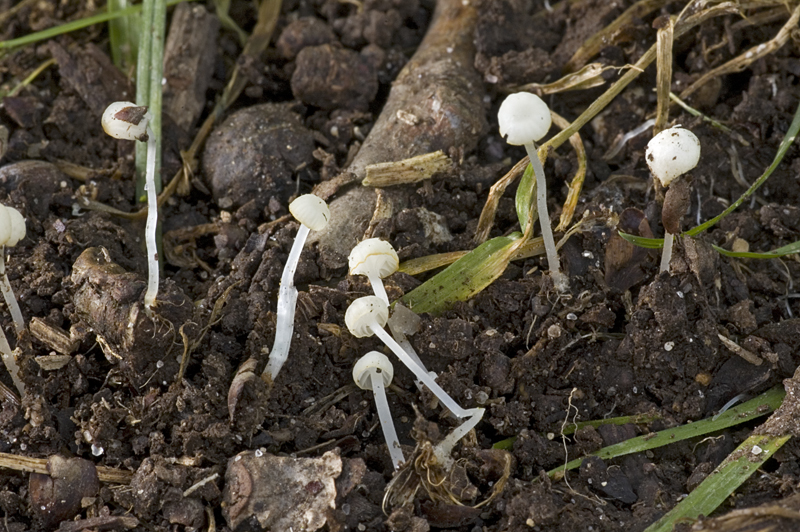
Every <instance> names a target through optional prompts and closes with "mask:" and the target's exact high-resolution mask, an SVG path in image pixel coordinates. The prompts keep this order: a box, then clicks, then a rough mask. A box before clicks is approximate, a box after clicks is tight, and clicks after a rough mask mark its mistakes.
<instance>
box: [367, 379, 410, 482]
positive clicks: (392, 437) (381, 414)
mask: <svg viewBox="0 0 800 532" xmlns="http://www.w3.org/2000/svg"><path fill="white" fill-rule="evenodd" d="M369 378H370V382H371V383H372V394H373V396H374V397H375V408H376V409H377V410H378V419H380V420H381V428H382V429H383V437H384V438H385V439H386V446H387V447H388V448H389V456H391V457H392V464H393V465H394V469H395V471H396V470H398V469H400V466H401V465H403V463H404V462H405V461H406V459H405V457H404V456H403V450H402V449H401V448H400V440H399V439H398V438H397V431H396V430H395V428H394V420H392V413H391V412H390V411H389V401H388V400H387V399H386V389H385V388H384V386H383V376H381V375H379V374H378V373H377V372H376V371H375V370H372V371H370V374H369Z"/></svg>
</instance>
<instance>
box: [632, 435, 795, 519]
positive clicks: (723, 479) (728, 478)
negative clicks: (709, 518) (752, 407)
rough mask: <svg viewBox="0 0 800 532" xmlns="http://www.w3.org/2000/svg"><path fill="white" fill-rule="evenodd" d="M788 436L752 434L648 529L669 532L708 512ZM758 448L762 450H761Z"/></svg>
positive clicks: (726, 496) (734, 489)
mask: <svg viewBox="0 0 800 532" xmlns="http://www.w3.org/2000/svg"><path fill="white" fill-rule="evenodd" d="M789 438H791V436H790V435H786V436H772V435H764V434H754V435H752V436H750V437H749V438H747V439H746V440H745V441H744V443H742V444H741V445H740V446H739V447H737V449H736V450H735V451H733V452H732V453H731V454H729V455H728V457H727V458H726V459H725V460H724V461H723V462H722V463H721V464H720V465H719V466H718V467H717V468H716V469H715V470H714V471H713V472H712V473H711V474H710V475H708V477H706V479H705V480H704V481H703V482H701V483H700V485H699V486H697V487H696V488H695V489H694V491H693V492H691V493H690V494H689V496H688V497H686V498H685V499H683V500H682V501H681V502H680V503H678V505H677V506H675V508H673V509H672V510H670V511H669V512H667V514H666V515H664V516H663V517H662V518H661V519H659V520H658V521H656V522H655V523H653V524H652V525H650V526H649V527H647V529H646V530H645V532H670V531H671V530H672V529H673V527H674V526H675V524H676V523H678V522H679V521H680V522H683V521H685V520H687V519H697V518H698V517H699V516H700V515H701V514H702V515H709V514H710V513H711V512H713V511H714V510H716V509H717V508H718V507H719V505H720V504H722V503H723V502H725V499H727V498H728V496H730V494H731V493H733V492H734V491H736V488H738V487H739V486H741V485H742V483H743V482H744V481H745V480H747V479H748V477H750V475H752V474H753V473H755V472H756V471H757V470H758V468H759V467H761V465H762V464H763V463H764V462H766V461H767V459H768V458H772V456H773V455H774V454H775V451H777V450H778V449H780V448H781V447H782V446H783V444H784V443H786V442H787V441H789ZM756 446H757V447H756ZM758 448H760V449H761V450H760V452H759V451H758Z"/></svg>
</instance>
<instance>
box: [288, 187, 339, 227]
mask: <svg viewBox="0 0 800 532" xmlns="http://www.w3.org/2000/svg"><path fill="white" fill-rule="evenodd" d="M289 212H290V213H292V216H294V217H295V218H296V219H297V221H298V222H300V223H301V224H303V225H305V226H306V227H308V228H309V229H311V230H312V231H319V230H320V229H322V228H324V227H325V226H326V225H328V220H329V219H330V217H331V211H330V209H328V204H327V203H325V200H323V199H322V198H320V197H318V196H315V195H314V194H303V195H302V196H300V197H298V198H297V199H296V200H294V201H293V202H291V203H290V204H289Z"/></svg>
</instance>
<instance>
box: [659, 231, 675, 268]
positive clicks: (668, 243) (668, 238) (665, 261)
mask: <svg viewBox="0 0 800 532" xmlns="http://www.w3.org/2000/svg"><path fill="white" fill-rule="evenodd" d="M674 241H675V235H673V234H672V233H668V232H666V231H664V247H663V248H662V249H661V267H660V268H659V269H658V273H661V272H668V271H669V261H670V259H671V258H672V244H673V242H674Z"/></svg>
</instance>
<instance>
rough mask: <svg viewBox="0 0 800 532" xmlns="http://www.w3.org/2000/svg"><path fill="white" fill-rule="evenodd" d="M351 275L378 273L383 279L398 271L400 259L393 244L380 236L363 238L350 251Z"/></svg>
mask: <svg viewBox="0 0 800 532" xmlns="http://www.w3.org/2000/svg"><path fill="white" fill-rule="evenodd" d="M348 264H349V265H350V275H369V274H370V272H372V273H373V274H377V275H378V277H380V278H381V279H383V278H384V277H388V276H390V275H392V274H393V273H394V272H396V271H397V268H399V267H400V259H398V257H397V252H396V251H395V250H394V248H393V247H392V245H391V244H390V243H389V242H386V241H385V240H381V239H380V238H368V239H366V240H362V241H361V242H359V243H358V244H356V247H354V248H353V250H352V251H351V252H350V257H349V258H348Z"/></svg>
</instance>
